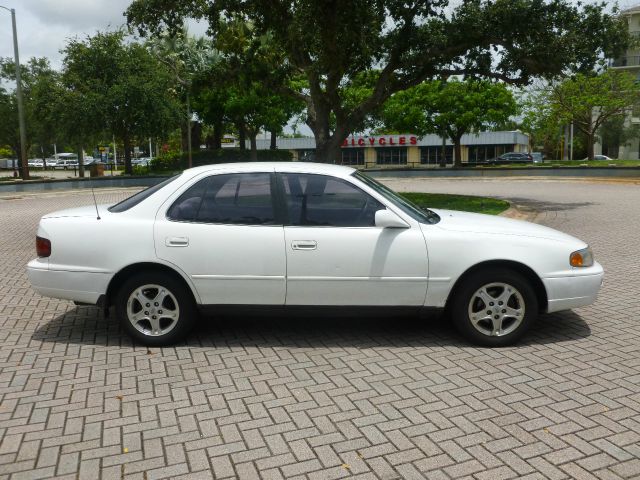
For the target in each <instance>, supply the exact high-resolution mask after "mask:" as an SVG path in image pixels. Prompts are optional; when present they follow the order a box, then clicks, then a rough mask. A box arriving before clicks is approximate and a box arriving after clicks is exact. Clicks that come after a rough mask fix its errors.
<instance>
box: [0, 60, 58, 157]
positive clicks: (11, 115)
mask: <svg viewBox="0 0 640 480" xmlns="http://www.w3.org/2000/svg"><path fill="white" fill-rule="evenodd" d="M15 73H16V72H15V64H14V62H13V59H9V58H4V59H0V80H1V79H4V80H8V81H10V82H15ZM20 73H21V75H22V94H23V101H24V110H25V124H26V127H27V145H26V147H27V151H28V150H29V148H30V146H31V145H32V144H34V143H37V144H38V145H39V147H42V148H41V149H40V148H38V151H37V152H35V154H36V155H46V154H47V153H50V151H51V150H50V149H51V144H52V143H55V142H56V140H58V139H60V140H62V139H61V130H60V128H59V124H58V117H57V113H58V112H57V107H58V105H59V97H60V89H61V86H60V75H59V73H58V72H56V71H55V70H53V69H52V68H51V66H50V64H49V61H48V60H47V59H46V58H30V59H29V60H28V61H27V63H26V64H24V65H21V72H20ZM0 143H6V144H9V145H10V146H11V147H12V149H14V150H15V151H16V152H18V151H19V146H20V136H19V129H18V112H17V100H16V92H15V90H13V91H11V92H7V91H6V90H3V89H1V88H0Z"/></svg>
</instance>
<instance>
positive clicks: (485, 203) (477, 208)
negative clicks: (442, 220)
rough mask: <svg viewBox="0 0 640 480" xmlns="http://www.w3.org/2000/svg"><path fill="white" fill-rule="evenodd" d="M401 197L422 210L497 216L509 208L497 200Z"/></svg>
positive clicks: (428, 195) (440, 195)
mask: <svg viewBox="0 0 640 480" xmlns="http://www.w3.org/2000/svg"><path fill="white" fill-rule="evenodd" d="M401 195H402V196H403V197H405V198H406V199H408V200H410V201H412V202H413V203H415V204H416V205H418V206H419V207H422V208H445V209H449V210H462V211H464V212H476V213H486V214H488V215H498V214H499V213H501V212H504V211H505V210H506V209H507V208H509V202H505V201H504V200H498V199H497V198H487V197H472V196H468V195H447V194H444V193H415V192H408V193H401Z"/></svg>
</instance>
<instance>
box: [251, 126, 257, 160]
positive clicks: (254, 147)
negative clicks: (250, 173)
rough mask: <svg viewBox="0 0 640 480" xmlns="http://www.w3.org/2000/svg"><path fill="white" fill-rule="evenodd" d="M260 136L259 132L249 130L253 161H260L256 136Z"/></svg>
mask: <svg viewBox="0 0 640 480" xmlns="http://www.w3.org/2000/svg"><path fill="white" fill-rule="evenodd" d="M257 137H258V132H257V131H256V132H249V141H250V142H251V161H252V162H257V161H258V142H257V141H256V138H257Z"/></svg>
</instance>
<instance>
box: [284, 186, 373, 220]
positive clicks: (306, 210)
mask: <svg viewBox="0 0 640 480" xmlns="http://www.w3.org/2000/svg"><path fill="white" fill-rule="evenodd" d="M282 179H283V184H284V189H285V194H286V202H287V210H288V213H289V224H290V225H295V226H332V227H373V226H375V216H376V211H378V210H381V209H384V208H385V207H384V205H382V204H381V203H380V202H378V201H377V200H376V199H375V198H373V197H371V196H370V195H369V194H367V193H365V192H363V191H362V190H360V189H359V188H358V187H356V186H355V185H352V184H351V183H349V182H347V181H345V180H341V179H339V178H335V177H327V176H326V175H312V174H297V173H286V174H282Z"/></svg>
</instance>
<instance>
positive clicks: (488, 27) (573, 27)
mask: <svg viewBox="0 0 640 480" xmlns="http://www.w3.org/2000/svg"><path fill="white" fill-rule="evenodd" d="M451 3H453V2H451ZM606 7H607V5H606V2H602V3H598V4H588V5H584V4H583V3H582V2H573V1H570V0H548V1H543V0H517V1H514V0H472V1H465V2H455V5H450V2H449V1H447V0H435V1H429V2H409V1H406V0H344V1H340V2H334V1H331V2H328V1H325V0H301V1H297V2H290V1H284V0H269V1H267V0H243V1H240V0H171V1H169V0H134V1H133V2H132V4H131V5H130V7H129V8H128V10H127V12H126V15H127V21H128V23H129V25H130V26H132V27H137V28H138V30H139V32H140V33H142V34H148V33H152V34H158V33H160V32H163V31H164V30H165V29H167V28H169V29H174V30H175V29H178V28H180V27H181V26H182V24H183V21H184V20H183V19H185V18H197V19H205V20H207V21H208V22H209V26H210V33H211V34H212V35H213V36H214V37H215V38H224V39H226V42H225V44H224V45H223V46H221V47H219V48H223V49H225V50H227V51H230V52H233V51H235V50H234V49H236V48H237V43H240V44H242V43H243V39H244V38H245V37H243V36H242V35H232V36H227V35H226V33H227V32H228V26H229V24H231V23H233V22H235V21H237V19H242V21H244V22H247V23H249V24H250V25H251V28H252V29H253V31H252V32H251V35H250V36H251V38H262V37H265V38H269V39H270V41H272V42H273V44H274V45H275V46H276V47H277V48H275V49H274V52H276V54H277V55H280V54H281V55H282V61H281V64H280V68H277V69H274V70H273V72H274V73H277V74H278V75H280V74H286V75H287V77H288V79H289V82H288V83H287V82H285V83H284V86H285V87H286V90H287V91H288V93H289V95H291V96H292V97H293V98H296V99H301V100H303V101H304V102H305V104H306V106H307V111H306V121H307V123H308V125H309V127H310V128H311V129H312V130H313V132H314V134H315V137H316V142H317V149H318V156H319V157H320V158H322V157H325V156H327V158H328V159H331V158H332V157H333V158H337V156H338V154H339V148H340V143H341V142H342V140H343V139H344V138H345V137H346V136H347V135H348V134H349V133H351V132H353V131H356V130H357V129H359V128H362V127H361V126H362V125H363V124H364V122H366V119H367V117H368V116H369V115H371V114H373V113H375V112H376V110H377V109H378V108H379V107H380V106H381V105H382V104H383V103H384V102H385V101H386V100H387V99H388V98H389V97H390V96H391V95H393V94H394V93H396V92H399V91H401V90H404V89H407V88H410V87H412V86H415V85H417V84H419V83H421V82H422V81H425V80H433V79H441V78H447V77H449V76H452V75H467V76H472V77H483V78H494V79H500V80H503V81H505V82H508V83H513V84H520V85H523V84H527V83H528V82H529V81H530V80H531V79H532V78H535V77H539V76H543V77H549V78H550V77H553V76H555V75H559V74H562V73H566V72H568V71H583V72H586V71H591V70H592V69H593V68H594V66H595V65H596V64H597V62H598V61H599V60H600V59H601V58H603V57H605V58H615V57H617V56H618V55H620V54H621V53H622V52H623V51H624V50H625V48H626V46H627V44H628V42H629V35H628V33H627V25H626V22H625V20H624V19H621V18H619V17H618V16H617V11H613V12H611V13H605V8H606ZM240 33H244V32H240ZM372 69H377V70H378V72H379V73H377V74H376V76H375V79H374V80H375V81H373V82H372V83H371V85H370V86H368V87H367V89H364V90H363V89H362V88H361V86H360V85H359V83H358V82H360V81H361V76H362V74H364V73H366V72H368V71H370V70H372ZM300 77H302V79H303V81H300ZM265 78H268V77H266V76H265ZM283 90H284V89H283ZM354 91H355V92H356V94H355V95H354V94H353V92H354ZM361 94H362V95H361ZM354 99H355V101H354Z"/></svg>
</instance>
